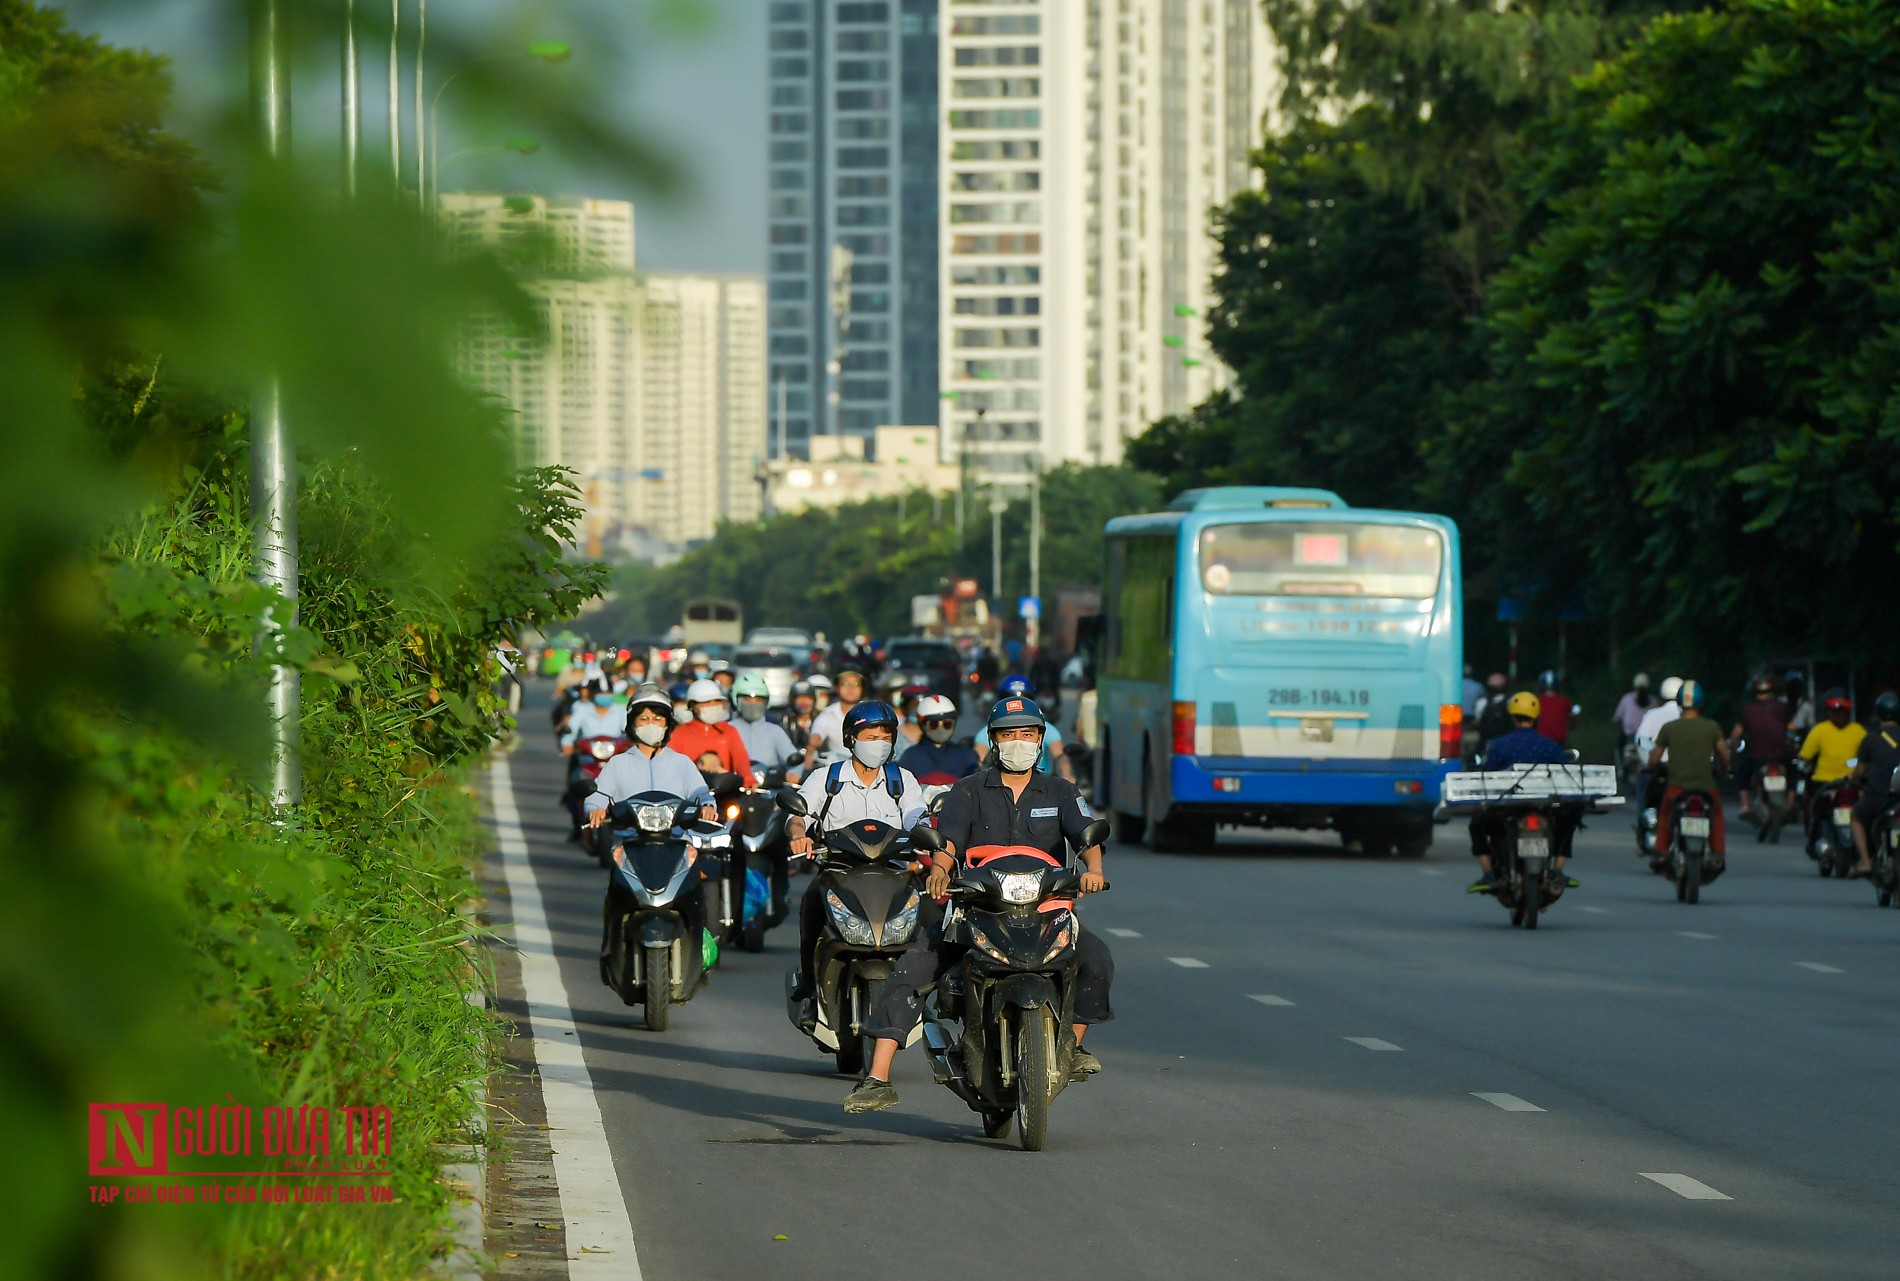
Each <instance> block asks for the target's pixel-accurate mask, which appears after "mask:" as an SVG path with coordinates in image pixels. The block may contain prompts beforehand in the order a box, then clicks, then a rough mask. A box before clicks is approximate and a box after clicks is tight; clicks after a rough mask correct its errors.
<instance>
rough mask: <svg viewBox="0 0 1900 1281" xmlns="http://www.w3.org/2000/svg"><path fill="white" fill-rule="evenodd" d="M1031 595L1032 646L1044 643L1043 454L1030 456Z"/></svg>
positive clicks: (1029, 639)
mask: <svg viewBox="0 0 1900 1281" xmlns="http://www.w3.org/2000/svg"><path fill="white" fill-rule="evenodd" d="M1029 595H1030V596H1031V597H1032V598H1033V599H1034V600H1035V602H1036V616H1035V617H1034V618H1032V619H1029V620H1028V626H1027V627H1026V628H1025V630H1026V631H1027V633H1028V635H1027V636H1026V637H1025V639H1026V640H1028V642H1029V644H1030V647H1031V648H1038V647H1040V646H1041V643H1042V454H1041V453H1040V452H1037V453H1034V454H1031V455H1030V456H1029Z"/></svg>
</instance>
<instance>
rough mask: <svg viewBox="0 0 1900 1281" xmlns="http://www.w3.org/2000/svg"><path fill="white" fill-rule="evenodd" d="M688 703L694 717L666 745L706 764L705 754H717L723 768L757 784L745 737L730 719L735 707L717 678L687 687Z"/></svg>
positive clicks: (678, 729) (747, 782) (676, 731)
mask: <svg viewBox="0 0 1900 1281" xmlns="http://www.w3.org/2000/svg"><path fill="white" fill-rule="evenodd" d="M686 703H687V706H688V707H690V708H691V709H692V713H693V719H692V720H690V721H687V722H686V723H685V724H684V725H678V726H675V727H674V729H673V733H672V736H671V737H669V738H668V739H667V740H666V745H667V746H668V747H670V748H672V749H673V750H674V751H676V752H678V753H680V754H681V755H682V756H684V757H685V758H686V759H687V760H689V761H692V762H693V763H694V764H696V765H701V767H702V768H704V766H703V764H702V760H703V758H704V757H707V756H712V757H715V758H717V759H718V761H719V765H720V768H722V769H724V770H725V771H726V772H728V773H731V774H737V775H738V776H739V779H740V781H741V782H743V783H744V784H745V785H746V786H747V787H757V786H758V785H759V784H758V780H757V779H756V778H754V777H753V775H752V758H751V757H750V756H749V755H747V753H746V750H745V740H744V739H742V738H740V737H739V731H738V730H736V729H734V728H733V727H732V725H731V724H729V723H728V722H727V719H726V718H727V716H728V715H729V713H730V710H731V708H730V706H729V705H728V704H727V702H726V692H725V691H724V690H722V689H720V688H719V686H718V684H717V683H715V682H713V681H708V680H697V681H694V682H693V684H692V688H690V689H688V690H687V691H686Z"/></svg>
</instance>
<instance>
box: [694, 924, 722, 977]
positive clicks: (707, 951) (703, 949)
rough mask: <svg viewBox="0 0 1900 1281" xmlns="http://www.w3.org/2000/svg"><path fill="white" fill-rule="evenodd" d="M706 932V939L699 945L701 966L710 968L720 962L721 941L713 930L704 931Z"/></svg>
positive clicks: (705, 968) (706, 968)
mask: <svg viewBox="0 0 1900 1281" xmlns="http://www.w3.org/2000/svg"><path fill="white" fill-rule="evenodd" d="M704 934H705V939H704V940H703V941H702V942H701V943H700V945H699V966H700V968H701V969H704V970H710V969H711V968H712V967H713V966H715V965H717V964H719V943H718V941H717V940H716V939H714V938H713V936H712V931H711V930H706V931H704Z"/></svg>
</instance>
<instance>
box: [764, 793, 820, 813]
mask: <svg viewBox="0 0 1900 1281" xmlns="http://www.w3.org/2000/svg"><path fill="white" fill-rule="evenodd" d="M772 799H773V801H775V802H776V803H777V805H778V807H779V808H780V809H782V810H784V811H785V812H786V813H787V814H796V815H798V817H800V818H805V817H807V816H808V815H810V814H811V806H809V805H807V804H805V794H804V793H803V792H801V791H799V790H798V789H797V788H796V787H781V788H779V789H778V794H777V795H776V796H774V797H773V798H772Z"/></svg>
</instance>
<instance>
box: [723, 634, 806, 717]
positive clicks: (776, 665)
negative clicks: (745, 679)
mask: <svg viewBox="0 0 1900 1281" xmlns="http://www.w3.org/2000/svg"><path fill="white" fill-rule="evenodd" d="M800 654H801V651H797V650H790V649H779V648H776V647H763V646H752V645H746V646H743V647H742V648H740V650H739V651H738V652H737V653H735V654H734V655H733V656H732V670H733V671H734V672H752V673H755V674H756V675H758V676H760V677H762V678H763V679H764V681H765V689H766V693H767V698H766V700H765V701H766V704H767V706H770V707H784V706H785V705H786V704H787V703H789V702H791V701H792V682H794V681H796V680H797V679H798V678H799V676H800V674H801V669H802V662H803V660H802V659H801V657H800Z"/></svg>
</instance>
